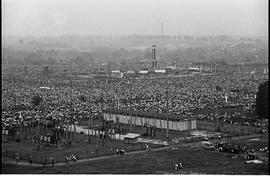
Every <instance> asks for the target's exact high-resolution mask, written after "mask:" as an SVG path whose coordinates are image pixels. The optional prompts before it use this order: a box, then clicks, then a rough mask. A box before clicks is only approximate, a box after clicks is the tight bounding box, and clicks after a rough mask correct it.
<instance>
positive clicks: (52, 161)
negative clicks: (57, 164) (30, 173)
mask: <svg viewBox="0 0 270 176" xmlns="http://www.w3.org/2000/svg"><path fill="white" fill-rule="evenodd" d="M50 160H51V163H52V166H54V160H53V157H50Z"/></svg>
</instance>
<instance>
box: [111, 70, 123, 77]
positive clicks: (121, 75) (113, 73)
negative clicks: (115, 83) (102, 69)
mask: <svg viewBox="0 0 270 176" xmlns="http://www.w3.org/2000/svg"><path fill="white" fill-rule="evenodd" d="M111 76H112V77H115V78H122V77H123V73H122V72H120V70H113V71H112V72H111Z"/></svg>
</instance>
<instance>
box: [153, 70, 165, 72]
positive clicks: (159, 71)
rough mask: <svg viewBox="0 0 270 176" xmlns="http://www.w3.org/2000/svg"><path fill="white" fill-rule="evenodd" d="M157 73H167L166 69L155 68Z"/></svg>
mask: <svg viewBox="0 0 270 176" xmlns="http://www.w3.org/2000/svg"><path fill="white" fill-rule="evenodd" d="M155 73H166V70H155Z"/></svg>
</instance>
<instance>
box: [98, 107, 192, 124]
mask: <svg viewBox="0 0 270 176" xmlns="http://www.w3.org/2000/svg"><path fill="white" fill-rule="evenodd" d="M103 112H104V113H111V114H119V115H130V114H132V115H135V116H138V117H145V118H152V119H155V118H157V119H162V120H166V119H167V117H168V120H171V121H179V120H191V119H193V118H191V117H186V116H182V115H174V114H160V113H159V114H157V113H151V112H145V111H130V110H122V109H106V110H104V111H103Z"/></svg>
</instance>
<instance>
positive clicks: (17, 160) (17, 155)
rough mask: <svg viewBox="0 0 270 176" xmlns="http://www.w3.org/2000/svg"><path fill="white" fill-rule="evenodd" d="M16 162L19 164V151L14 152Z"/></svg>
mask: <svg viewBox="0 0 270 176" xmlns="http://www.w3.org/2000/svg"><path fill="white" fill-rule="evenodd" d="M16 162H17V164H19V153H17V154H16Z"/></svg>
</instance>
